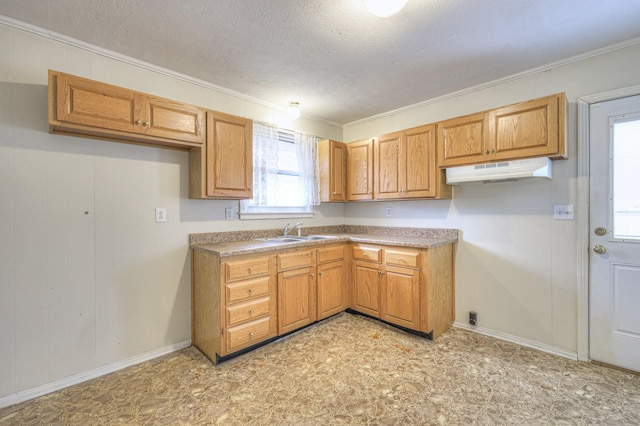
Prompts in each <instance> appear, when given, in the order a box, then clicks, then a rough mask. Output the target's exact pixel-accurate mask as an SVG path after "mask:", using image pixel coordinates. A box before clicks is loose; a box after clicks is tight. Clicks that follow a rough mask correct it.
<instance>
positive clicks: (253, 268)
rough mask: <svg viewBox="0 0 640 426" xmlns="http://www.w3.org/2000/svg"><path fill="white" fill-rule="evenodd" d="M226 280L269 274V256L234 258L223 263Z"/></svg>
mask: <svg viewBox="0 0 640 426" xmlns="http://www.w3.org/2000/svg"><path fill="white" fill-rule="evenodd" d="M225 273H226V281H227V282H229V281H235V280H241V279H245V278H250V277H259V276H262V275H269V258H268V257H260V258H258V259H247V260H236V261H231V262H226V263H225Z"/></svg>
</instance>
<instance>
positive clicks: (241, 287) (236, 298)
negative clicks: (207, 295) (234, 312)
mask: <svg viewBox="0 0 640 426" xmlns="http://www.w3.org/2000/svg"><path fill="white" fill-rule="evenodd" d="M269 279H270V278H269V277H263V278H257V279H255V280H246V281H240V282H237V283H231V284H227V285H226V288H225V300H226V302H227V304H231V303H235V302H240V301H243V300H247V299H250V298H254V297H258V296H267V295H268V294H269Z"/></svg>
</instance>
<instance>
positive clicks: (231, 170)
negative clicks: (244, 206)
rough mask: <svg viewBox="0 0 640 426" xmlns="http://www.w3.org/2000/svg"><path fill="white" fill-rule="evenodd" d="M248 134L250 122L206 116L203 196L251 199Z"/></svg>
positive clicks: (226, 116) (250, 164) (226, 115)
mask: <svg viewBox="0 0 640 426" xmlns="http://www.w3.org/2000/svg"><path fill="white" fill-rule="evenodd" d="M252 132H253V126H252V123H251V120H248V119H245V118H241V117H236V116H233V115H228V114H221V113H217V112H211V111H209V112H207V147H206V148H207V150H206V156H205V157H206V159H205V162H206V164H205V167H203V169H204V170H206V196H208V197H218V198H251V197H253V192H252V190H251V186H252V182H253V144H252V141H253V135H252Z"/></svg>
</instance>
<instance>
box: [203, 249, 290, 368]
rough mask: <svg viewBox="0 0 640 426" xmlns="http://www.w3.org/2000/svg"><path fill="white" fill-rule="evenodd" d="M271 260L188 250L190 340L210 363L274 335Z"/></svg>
mask: <svg viewBox="0 0 640 426" xmlns="http://www.w3.org/2000/svg"><path fill="white" fill-rule="evenodd" d="M275 264H276V262H275V256H273V255H268V256H264V255H262V256H236V257H233V258H231V259H225V260H224V261H221V259H220V257H219V256H216V255H214V254H210V253H207V252H203V251H199V250H194V251H193V282H192V290H191V300H192V310H191V314H192V340H193V344H194V345H196V346H197V347H198V348H199V349H200V350H201V351H202V353H204V354H205V355H206V356H207V357H208V358H209V359H210V360H211V361H213V362H214V363H216V362H217V359H218V357H220V356H225V355H228V354H231V353H233V352H236V351H238V350H241V349H244V348H247V347H249V346H252V345H255V344H257V343H260V342H262V341H264V340H267V339H269V338H272V337H275V336H276V335H277V332H278V329H277V318H278V311H277V310H278V307H277V292H276V288H277V287H276V286H277V282H276V280H277V276H276V269H275Z"/></svg>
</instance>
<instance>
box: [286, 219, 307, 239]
mask: <svg viewBox="0 0 640 426" xmlns="http://www.w3.org/2000/svg"><path fill="white" fill-rule="evenodd" d="M302 225H304V223H302V222H298V223H296V224H295V225H293V226H292V227H291V228H289V222H287V223H285V225H284V229H283V230H282V235H284V236H285V237H288V236H289V232H291V231H293V230H294V229H296V228H298V237H299V236H300V227H301V226H302Z"/></svg>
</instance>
